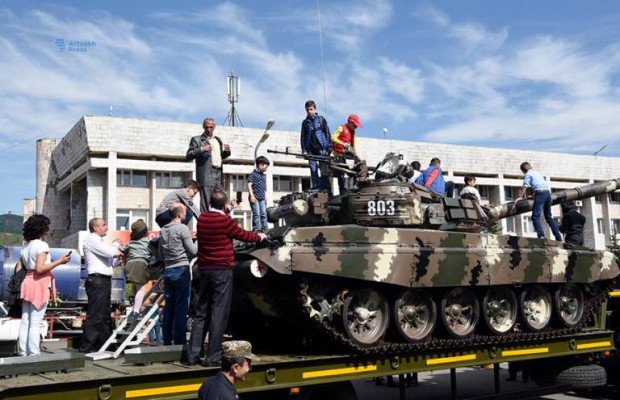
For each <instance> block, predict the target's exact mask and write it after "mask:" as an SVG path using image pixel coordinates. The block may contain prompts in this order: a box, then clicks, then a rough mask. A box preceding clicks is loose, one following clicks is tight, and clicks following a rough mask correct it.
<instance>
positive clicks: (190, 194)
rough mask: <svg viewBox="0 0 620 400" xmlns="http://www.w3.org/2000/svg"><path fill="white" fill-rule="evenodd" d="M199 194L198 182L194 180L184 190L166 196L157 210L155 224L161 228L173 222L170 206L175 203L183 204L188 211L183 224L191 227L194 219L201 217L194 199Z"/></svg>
mask: <svg viewBox="0 0 620 400" xmlns="http://www.w3.org/2000/svg"><path fill="white" fill-rule="evenodd" d="M198 192H199V188H198V182H196V181H195V180H193V179H190V180H189V181H188V182H187V183H186V184H185V187H184V188H182V189H177V190H174V191H172V192H170V193H168V194H167V195H166V197H164V198H163V200H162V201H161V203H159V206H157V209H156V210H155V215H156V217H155V222H157V225H159V227H160V228H163V227H164V226H166V225H168V224H169V223H170V221H172V216H171V214H170V206H171V205H172V204H174V203H181V204H183V205H184V206H185V207H186V208H187V210H186V214H185V219H184V220H183V221H182V222H183V224H185V225H189V223H190V221H191V220H192V217H196V219H198V216H199V215H200V211H198V209H197V208H196V206H195V205H194V202H193V201H192V199H193V198H194V196H196V194H197V193H198Z"/></svg>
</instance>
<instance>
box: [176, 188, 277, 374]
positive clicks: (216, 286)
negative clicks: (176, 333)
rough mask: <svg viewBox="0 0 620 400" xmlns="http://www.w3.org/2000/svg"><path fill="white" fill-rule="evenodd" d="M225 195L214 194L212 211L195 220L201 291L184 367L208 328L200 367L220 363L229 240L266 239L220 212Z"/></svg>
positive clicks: (229, 277)
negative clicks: (205, 346) (207, 336)
mask: <svg viewBox="0 0 620 400" xmlns="http://www.w3.org/2000/svg"><path fill="white" fill-rule="evenodd" d="M226 202H227V198H226V193H224V192H222V191H216V192H214V193H213V195H212V196H211V201H210V202H209V203H210V205H211V207H210V208H209V211H208V212H206V213H202V214H200V217H199V218H198V228H197V238H198V271H199V276H200V291H199V295H198V304H197V310H196V318H195V319H194V326H193V327H192V333H191V335H190V339H189V346H188V348H187V352H186V354H185V355H184V358H185V360H184V361H185V363H186V364H188V365H195V364H197V363H198V356H199V354H200V350H201V349H202V345H203V343H204V339H205V336H206V332H205V326H206V325H207V324H208V326H209V330H208V331H209V351H208V354H207V356H206V357H205V361H204V363H203V365H205V366H213V365H219V364H220V363H221V362H222V348H221V347H222V339H223V338H224V330H225V329H226V326H227V325H228V315H229V312H230V303H231V300H232V291H233V286H232V285H233V268H234V267H235V253H234V251H233V244H232V240H233V239H237V240H241V241H243V242H260V241H261V240H263V239H265V238H266V237H267V235H265V234H264V233H253V232H250V231H246V230H245V229H243V228H241V227H240V226H239V225H237V223H236V222H235V220H233V219H232V218H230V217H229V216H228V215H226V213H225V212H224V211H223V210H224V208H225V206H226Z"/></svg>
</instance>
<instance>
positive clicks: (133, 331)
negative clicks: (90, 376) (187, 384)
mask: <svg viewBox="0 0 620 400" xmlns="http://www.w3.org/2000/svg"><path fill="white" fill-rule="evenodd" d="M148 284H149V283H147V285H148ZM163 284H164V281H163V278H159V279H158V280H157V281H155V282H154V283H152V286H151V288H150V289H149V291H148V292H147V294H146V295H145V296H144V300H143V301H142V306H141V307H140V310H141V316H140V317H138V318H131V316H130V315H131V314H128V315H126V316H125V318H123V320H122V321H121V323H120V324H119V325H118V326H117V327H116V329H115V330H114V332H112V335H110V337H109V338H108V340H107V341H106V342H105V343H104V344H103V346H101V348H100V349H99V351H96V352H93V353H88V354H86V358H89V359H91V360H93V361H98V360H105V359H108V358H114V359H116V358H118V357H119V356H120V355H121V354H122V353H123V352H124V351H125V349H126V348H128V347H135V346H140V345H141V344H142V342H143V341H144V339H145V338H146V336H147V335H148V334H149V332H150V331H151V329H153V326H154V325H155V322H156V321H157V319H158V318H159V313H158V312H159V309H160V308H161V304H162V303H163V301H164V287H163ZM114 345H116V349H115V350H111V349H112V348H113V346H114Z"/></svg>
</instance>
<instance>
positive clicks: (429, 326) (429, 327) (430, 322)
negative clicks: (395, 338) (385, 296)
mask: <svg viewBox="0 0 620 400" xmlns="http://www.w3.org/2000/svg"><path fill="white" fill-rule="evenodd" d="M394 320H395V321H396V329H397V330H398V332H399V333H400V334H401V335H402V336H403V338H405V339H406V340H408V341H410V342H419V341H421V340H424V339H426V338H427V337H428V336H429V335H430V334H431V332H432V331H433V329H435V323H436V322H437V305H436V304H435V302H434V301H433V299H432V298H431V296H430V295H429V294H428V292H426V291H424V290H420V289H411V290H405V291H404V292H402V293H401V295H400V296H399V297H398V299H397V300H396V302H395V303H394Z"/></svg>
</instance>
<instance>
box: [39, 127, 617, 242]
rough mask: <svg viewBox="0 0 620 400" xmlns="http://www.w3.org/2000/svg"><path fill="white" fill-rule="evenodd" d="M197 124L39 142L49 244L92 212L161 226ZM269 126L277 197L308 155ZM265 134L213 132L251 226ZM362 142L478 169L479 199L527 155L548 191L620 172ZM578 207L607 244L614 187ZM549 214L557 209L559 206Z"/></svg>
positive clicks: (372, 161)
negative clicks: (251, 184)
mask: <svg viewBox="0 0 620 400" xmlns="http://www.w3.org/2000/svg"><path fill="white" fill-rule="evenodd" d="M333 128H335V127H333ZM201 132H202V128H201V126H200V124H187V123H180V122H159V121H150V120H141V119H130V118H118V117H103V116H85V117H83V118H81V119H80V120H79V121H78V122H77V123H76V124H75V126H74V127H73V128H72V129H71V130H70V131H69V132H68V133H67V134H66V135H65V136H64V137H63V138H62V139H61V140H57V139H41V140H39V141H38V142H37V190H36V210H37V212H40V213H43V214H46V215H48V216H49V217H50V219H51V220H52V229H53V231H54V234H53V237H52V238H50V239H51V241H52V243H53V244H54V245H56V246H58V245H62V246H66V247H73V246H76V245H77V241H78V232H79V231H83V230H86V229H87V223H88V220H89V219H91V218H93V217H103V218H105V219H106V220H107V221H108V224H109V227H110V229H111V230H113V229H128V227H129V226H130V225H131V223H132V222H133V221H134V220H135V219H138V218H143V219H145V220H146V221H148V223H149V226H150V228H151V229H154V230H155V229H157V225H156V224H155V222H154V220H155V215H154V210H155V208H156V207H157V205H158V204H159V202H160V201H161V199H162V198H163V197H164V196H165V195H166V194H167V193H168V192H169V191H171V190H173V189H175V188H178V187H181V185H182V183H183V182H184V181H186V180H187V179H190V178H192V177H193V176H194V175H195V171H194V163H193V162H186V161H185V153H186V151H187V147H188V144H189V140H190V138H191V137H192V136H194V135H198V134H200V133H201ZM270 132H271V135H270V137H269V139H268V140H267V142H265V144H263V147H262V148H261V149H260V151H259V154H263V155H267V156H268V158H269V159H270V160H271V162H272V165H271V167H270V168H269V170H268V175H267V190H268V194H267V196H268V197H267V199H268V203H270V204H273V201H274V200H276V201H277V199H279V197H280V196H281V195H283V194H285V193H288V192H290V191H300V190H302V189H305V188H307V187H308V186H309V184H310V180H309V170H308V168H307V166H306V165H307V164H306V162H305V161H304V160H301V159H297V158H295V157H290V156H282V155H275V156H274V155H273V154H266V153H265V151H266V149H267V148H278V149H280V150H284V149H285V147H290V149H291V150H292V151H299V132H285V131H277V130H275V131H273V130H272V131H270ZM262 133H263V130H262V129H253V128H241V127H228V126H218V127H217V128H216V134H217V135H218V136H219V137H220V138H222V140H223V142H224V143H227V144H230V146H231V150H232V156H231V157H230V158H229V159H228V160H227V162H226V163H225V166H224V171H225V176H226V183H225V185H226V189H227V190H228V192H229V193H230V194H234V193H235V192H243V202H242V205H241V207H240V209H239V210H236V211H235V218H237V219H238V221H239V223H240V224H241V225H242V226H244V227H246V228H249V227H250V209H249V203H248V200H247V188H246V183H245V179H246V177H247V175H248V174H249V173H250V172H251V171H252V169H253V168H254V166H253V153H254V146H255V144H256V143H257V142H258V140H259V138H260V137H261V135H262ZM359 134H360V135H363V134H364V131H363V130H361V131H360V132H359ZM358 140H359V142H358V146H359V152H360V155H361V156H362V157H363V158H366V159H367V161H368V165H376V164H377V163H378V162H379V161H380V160H381V159H382V158H383V156H384V155H385V153H387V152H388V151H397V152H398V153H401V154H403V155H404V157H405V159H406V160H408V161H413V160H419V161H420V162H421V163H422V165H423V168H424V167H425V166H426V165H427V164H428V162H429V160H430V159H431V158H432V157H439V158H441V160H442V168H443V170H444V174H445V176H446V180H453V181H454V182H455V183H456V184H457V187H458V186H459V185H462V183H463V177H464V176H465V175H475V176H476V177H477V182H478V188H479V190H480V193H481V195H482V197H483V201H485V202H489V203H501V202H506V201H510V200H512V199H513V198H514V197H515V196H516V193H517V191H518V189H519V187H520V186H521V183H522V174H521V172H520V171H519V165H520V163H521V162H522V161H526V160H527V161H530V163H531V164H532V165H533V167H534V168H535V169H538V170H540V171H541V172H543V173H544V175H545V176H546V178H547V180H548V181H550V183H551V186H552V188H553V190H561V189H566V188H572V187H575V186H580V185H584V184H587V183H590V182H595V181H599V180H605V179H609V178H613V177H618V176H620V158H612V157H600V156H598V157H594V156H583V155H573V154H563V153H552V152H542V151H525V150H512V149H501V148H487V147H473V146H460V145H449V144H439V143H422V142H413V141H402V140H385V139H373V138H366V137H363V136H361V137H359V138H358ZM580 210H581V212H582V213H583V214H584V215H585V216H586V218H587V226H586V228H585V237H586V244H587V245H588V246H591V247H595V248H599V249H600V248H604V246H605V244H606V242H608V238H609V236H610V235H611V233H612V232H620V193H619V192H616V193H611V194H609V195H603V196H598V197H596V198H591V199H586V200H583V201H582V202H581V205H580ZM553 213H554V215H555V216H560V215H561V212H560V210H559V206H555V207H554V211H553ZM502 228H503V232H504V233H508V234H517V235H524V236H535V232H534V229H533V226H532V223H531V217H530V216H529V215H522V216H517V217H513V218H508V219H505V220H503V221H502Z"/></svg>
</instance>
